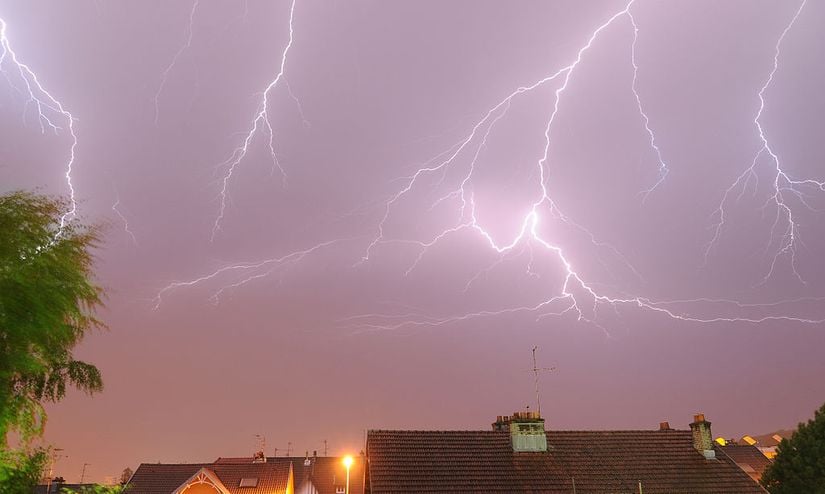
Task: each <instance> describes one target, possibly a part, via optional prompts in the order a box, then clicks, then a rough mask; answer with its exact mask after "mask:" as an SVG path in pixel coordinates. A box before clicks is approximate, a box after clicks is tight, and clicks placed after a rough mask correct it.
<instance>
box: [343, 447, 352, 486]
mask: <svg viewBox="0 0 825 494" xmlns="http://www.w3.org/2000/svg"><path fill="white" fill-rule="evenodd" d="M344 466H345V467H347V490H346V491H345V492H346V494H349V468H350V467H351V466H352V456H349V455H347V456H345V457H344Z"/></svg>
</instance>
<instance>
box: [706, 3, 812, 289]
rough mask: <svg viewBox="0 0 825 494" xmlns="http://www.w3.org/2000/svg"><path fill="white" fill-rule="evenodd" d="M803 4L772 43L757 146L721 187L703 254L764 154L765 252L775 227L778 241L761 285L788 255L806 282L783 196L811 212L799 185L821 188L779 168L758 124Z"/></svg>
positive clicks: (794, 227)
mask: <svg viewBox="0 0 825 494" xmlns="http://www.w3.org/2000/svg"><path fill="white" fill-rule="evenodd" d="M806 3H807V0H803V1H802V3H800V5H799V7H798V8H797V10H796V12H795V13H794V15H793V17H792V18H791V20H790V22H789V23H788V24H787V25H786V26H785V29H784V30H783V31H782V33H781V34H780V36H779V38H778V39H777V41H776V45H775V46H774V56H773V67H772V68H771V71H770V73H769V74H768V77H767V78H766V80H765V83H764V84H763V85H762V87H761V88H760V89H759V93H758V98H759V108H758V110H757V111H756V115H755V116H754V119H753V125H754V127H755V128H756V130H757V133H758V134H759V141H760V147H759V149H758V150H757V151H756V153H755V154H754V157H753V160H752V161H751V163H750V166H748V167H747V168H745V170H744V171H743V172H742V173H741V174H740V175H739V176H738V177H736V180H734V182H733V183H732V184H731V185H730V186H729V187H728V188H727V189H725V191H724V193H723V194H722V198H721V200H720V202H719V206H718V207H717V209H716V210H715V211H714V215H715V216H717V217H718V221H717V222H716V223H715V224H714V225H713V227H712V228H713V230H714V233H713V237H712V238H711V240H710V241H709V242H708V243H707V245H706V247H705V256H704V257H705V263H707V259H708V256H709V255H710V253H711V251H712V250H713V249H714V247H716V245H717V244H718V242H719V239H720V237H721V235H722V230H723V228H724V226H725V224H726V221H727V217H728V213H727V211H726V206H727V205H728V203H729V201H730V198H731V195H732V194H733V193H734V191H735V190H736V189H737V188H740V187H741V189H742V190H741V192H740V194H739V195H738V197H737V200H738V199H739V198H741V197H742V195H743V194H744V193H745V190H746V189H747V187H748V185H749V183H750V182H751V180H753V181H754V190H756V189H755V188H756V187H757V186H758V180H759V175H758V173H757V167H758V165H759V164H760V159H762V158H763V157H767V158H768V160H769V161H770V163H771V164H772V167H773V170H772V172H771V173H772V175H773V179H772V181H771V194H770V196H769V198H768V199H767V200H766V201H765V203H764V204H763V206H762V209H763V210H764V209H765V208H767V207H768V206H770V205H772V206H773V207H774V208H775V218H774V222H773V225H772V226H771V232H770V239H769V240H768V243H767V245H766V246H765V253H766V254H767V253H768V252H769V251H770V249H771V246H773V245H774V244H775V243H777V242H776V238H777V231H778V230H779V231H780V233H779V235H778V237H779V238H778V244H777V246H776V249H775V250H774V251H773V257H772V259H771V262H770V267H769V268H768V270H767V273H766V274H765V276H764V277H763V278H762V280H761V282H760V283H759V285H764V284H766V283H767V282H768V281H769V280H770V279H771V277H772V276H773V275H774V272H775V270H776V267H777V263H778V262H779V261H780V260H781V259H782V258H783V257H786V256H787V257H790V267H791V271H792V272H793V275H794V277H795V278H796V279H797V280H798V281H799V282H800V283H801V284H803V285H804V284H806V281H805V280H804V278H803V277H802V275H801V274H800V273H799V269H798V266H797V258H796V253H797V248H798V245H799V244H800V242H801V240H800V236H799V223H798V222H797V220H796V218H795V210H794V207H793V206H792V205H791V204H789V203H788V197H786V195H790V196H792V197H796V198H797V200H798V201H799V202H800V203H801V204H802V205H803V206H804V207H806V208H807V209H808V210H810V211H815V210H814V209H813V208H812V207H811V206H810V205H809V204H808V203H807V202H806V200H805V197H806V195H805V193H804V192H803V190H801V188H803V187H804V188H808V189H809V188H813V189H815V190H819V191H825V181H819V180H814V179H802V180H800V179H795V178H793V177H792V176H791V175H790V174H789V173H788V172H786V171H785V169H784V168H783V167H782V163H781V161H780V159H779V155H778V154H777V153H776V152H775V151H774V149H773V146H772V145H771V143H770V141H769V140H768V136H767V134H766V132H765V129H764V128H763V126H762V115H763V113H764V110H765V93H766V92H767V90H768V89H769V88H770V87H771V85H772V84H773V81H774V76H775V75H776V72H777V70H779V58H780V53H781V47H782V42H783V40H784V39H785V36H786V35H787V34H788V32H789V31H790V30H791V28H792V27H793V25H794V24H795V23H796V20H797V19H798V18H799V16H800V14H801V13H802V10H803V9H804V8H805V4H806ZM757 286H758V285H757Z"/></svg>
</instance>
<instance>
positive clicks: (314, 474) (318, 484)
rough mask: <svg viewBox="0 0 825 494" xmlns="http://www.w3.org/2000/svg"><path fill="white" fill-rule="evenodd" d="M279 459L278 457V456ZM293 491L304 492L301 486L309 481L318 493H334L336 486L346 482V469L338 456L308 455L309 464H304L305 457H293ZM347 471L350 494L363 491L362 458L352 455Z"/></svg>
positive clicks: (342, 460) (343, 484) (341, 485)
mask: <svg viewBox="0 0 825 494" xmlns="http://www.w3.org/2000/svg"><path fill="white" fill-rule="evenodd" d="M278 460H280V458H278ZM293 460H294V463H293V464H294V469H295V473H294V475H295V492H304V491H303V490H302V489H301V487H302V486H303V485H304V484H305V483H306V482H311V483H312V485H313V486H315V489H316V490H317V492H318V494H335V488H336V487H343V486H345V485H346V483H347V469H346V467H345V466H344V459H343V457H340V456H320V457H310V458H309V460H310V465H308V466H305V465H304V463H305V460H306V458H294V459H293ZM353 460H354V461H353V462H352V466H351V467H350V472H349V491H350V494H356V493H362V492H364V458H363V457H361V456H357V455H353Z"/></svg>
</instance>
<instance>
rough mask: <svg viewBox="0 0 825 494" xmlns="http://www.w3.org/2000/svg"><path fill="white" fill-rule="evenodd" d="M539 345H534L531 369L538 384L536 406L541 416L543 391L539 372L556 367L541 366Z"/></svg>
mask: <svg viewBox="0 0 825 494" xmlns="http://www.w3.org/2000/svg"><path fill="white" fill-rule="evenodd" d="M538 348H539V347H538V346H534V347H533V368H532V369H530V371H531V372H532V373H533V378H534V382H535V385H536V406H537V408H538V412H539V417H541V393H540V392H539V372H553V371H554V370H556V368H555V367H539V366H538V364H537V363H536V350H538Z"/></svg>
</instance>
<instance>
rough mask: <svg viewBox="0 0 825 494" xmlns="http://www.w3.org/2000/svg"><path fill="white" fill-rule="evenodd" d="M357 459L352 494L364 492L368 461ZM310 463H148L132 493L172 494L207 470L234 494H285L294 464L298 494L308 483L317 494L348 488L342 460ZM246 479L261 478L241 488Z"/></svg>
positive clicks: (317, 459) (284, 460) (138, 474)
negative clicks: (253, 486) (365, 471)
mask: <svg viewBox="0 0 825 494" xmlns="http://www.w3.org/2000/svg"><path fill="white" fill-rule="evenodd" d="M353 459H354V460H355V461H354V462H353V464H352V467H350V493H351V494H359V493H362V492H363V491H364V459H363V458H362V457H358V456H355V457H353ZM306 460H307V458H304V457H303V456H301V457H283V456H279V457H269V458H267V461H266V463H253V462H252V458H250V457H242V458H237V457H228V458H226V457H221V458H218V459H217V460H215V462H214V463H193V464H151V463H144V464H142V465H140V467H138V469H137V471H136V472H135V474H134V476H133V477H132V481H131V482H130V484H129V485H130V486H131V487H130V490H129V491H128V494H170V493H172V492H173V491H174V490H175V489H177V488H178V487H180V486H181V484H183V483H184V482H186V481H187V480H189V478H190V477H192V476H193V475H195V474H196V473H197V472H198V471H199V470H200V469H201V468H204V467H205V468H207V469H209V470H210V471H211V472H213V473H214V474H215V476H216V477H218V478H219V479H220V480H221V482H222V483H223V485H224V487H226V488H227V489H228V490H229V492H230V493H232V494H235V493H237V494H258V493H267V494H269V493H270V492H284V491H285V490H286V481H287V479H288V476H289V467H290V464H291V465H292V468H293V479H294V484H295V485H294V487H295V492H303V491H302V490H301V486H303V485H304V484H305V483H306V482H307V481H309V482H311V483H312V485H313V486H315V489H316V491H315V492H316V493H317V494H335V490H336V487H343V486H345V485H346V481H347V469H346V467H344V463H343V458H342V457H337V456H330V457H310V458H309V460H310V465H304V462H305V461H306ZM242 478H257V479H258V485H257V488H249V487H244V488H240V487H239V484H240V480H241V479H242Z"/></svg>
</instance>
